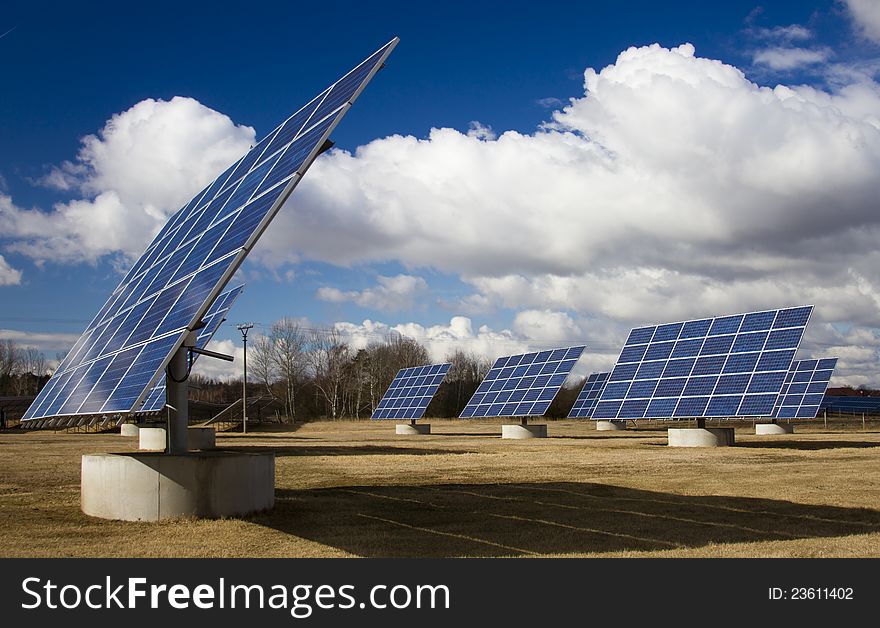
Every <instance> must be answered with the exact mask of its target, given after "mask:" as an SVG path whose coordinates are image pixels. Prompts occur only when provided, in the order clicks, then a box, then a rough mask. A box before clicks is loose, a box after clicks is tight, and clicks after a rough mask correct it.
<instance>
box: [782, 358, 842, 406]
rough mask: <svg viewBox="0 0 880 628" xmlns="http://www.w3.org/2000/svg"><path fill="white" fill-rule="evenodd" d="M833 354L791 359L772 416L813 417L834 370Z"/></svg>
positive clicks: (835, 363) (820, 403) (834, 360)
mask: <svg viewBox="0 0 880 628" xmlns="http://www.w3.org/2000/svg"><path fill="white" fill-rule="evenodd" d="M835 366H837V358H823V359H821V360H795V361H794V362H792V364H791V369H789V371H788V374H787V375H786V376H785V383H784V384H783V385H782V389H781V390H780V391H779V398H778V399H777V401H776V408H775V410H774V411H773V418H774V419H795V418H797V419H815V418H816V415H817V414H819V407H820V406H821V405H822V401H823V400H824V398H825V390H826V389H827V388H828V383H829V382H830V381H831V376H832V375H833V374H834V367H835Z"/></svg>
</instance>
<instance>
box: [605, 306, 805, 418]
mask: <svg viewBox="0 0 880 628" xmlns="http://www.w3.org/2000/svg"><path fill="white" fill-rule="evenodd" d="M812 310H813V307H812V306H804V307H797V308H790V309H783V310H768V311H764V312H752V313H749V314H737V315H734V316H721V317H718V318H706V319H701V320H692V321H684V322H678V323H669V324H665V325H655V326H650V327H639V328H636V329H633V330H632V331H631V332H630V335H629V338H628V339H627V341H626V345H625V346H624V348H623V350H622V351H621V353H620V356H619V357H618V359H617V365H616V366H615V367H614V370H613V371H612V372H611V376H610V377H609V378H608V383H607V384H606V385H605V389H604V390H603V391H602V394H601V396H600V398H599V403H598V404H597V405H596V409H595V411H594V412H593V418H594V419H638V418H691V417H718V418H722V417H734V416H770V415H771V414H772V413H773V408H774V407H775V405H776V399H777V397H778V395H779V391H780V390H781V389H782V385H783V383H784V382H785V377H786V374H787V373H788V370H789V368H790V367H791V363H792V361H793V359H794V356H795V353H796V352H797V349H798V346H799V345H800V341H801V338H802V337H803V333H804V328H805V327H806V325H807V322H808V321H809V319H810V314H811V312H812Z"/></svg>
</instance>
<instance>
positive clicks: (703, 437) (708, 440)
mask: <svg viewBox="0 0 880 628" xmlns="http://www.w3.org/2000/svg"><path fill="white" fill-rule="evenodd" d="M733 433H734V432H733V428H732V427H702V428H701V427H696V428H683V429H682V428H670V429H669V431H668V433H667V435H668V438H669V446H670V447H729V446H730V445H733V438H734V436H733Z"/></svg>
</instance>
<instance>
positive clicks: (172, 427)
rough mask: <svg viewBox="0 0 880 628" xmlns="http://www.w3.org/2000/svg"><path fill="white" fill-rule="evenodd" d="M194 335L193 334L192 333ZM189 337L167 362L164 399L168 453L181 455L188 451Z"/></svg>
mask: <svg viewBox="0 0 880 628" xmlns="http://www.w3.org/2000/svg"><path fill="white" fill-rule="evenodd" d="M193 335H194V334H193ZM189 340H190V338H187V340H186V341H184V343H183V345H182V346H181V347H180V348H179V349H178V350H177V352H176V353H175V354H174V357H172V358H171V361H170V362H169V363H168V369H167V371H168V372H167V377H166V378H165V381H166V388H165V399H166V401H167V404H168V406H169V410H170V412H169V413H168V446H167V448H166V452H167V453H168V454H169V455H178V456H179V455H182V454H185V453H186V452H187V451H189V432H188V429H189V390H188V387H187V383H186V380H187V379H188V373H187V371H188V370H189V364H188V363H187V362H188V358H189V347H188V346H187V344H189Z"/></svg>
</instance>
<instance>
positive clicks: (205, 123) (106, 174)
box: [0, 97, 255, 262]
mask: <svg viewBox="0 0 880 628" xmlns="http://www.w3.org/2000/svg"><path fill="white" fill-rule="evenodd" d="M254 137H255V132H254V130H253V129H252V128H251V127H247V126H238V125H235V124H234V123H233V122H232V120H230V119H229V117H228V116H225V115H223V114H221V113H218V112H216V111H214V110H212V109H209V108H208V107H205V106H204V105H202V104H201V103H199V102H198V101H196V100H193V99H192V98H182V97H175V98H173V99H171V100H170V101H164V100H154V99H147V100H143V101H141V102H139V103H137V104H136V105H134V106H133V107H131V108H130V109H128V110H126V111H123V112H122V113H119V114H116V115H114V116H113V117H112V118H111V119H110V120H108V121H107V123H106V124H105V125H104V127H103V128H102V129H101V130H100V131H99V132H98V133H97V134H96V135H88V136H86V137H84V138H83V139H82V145H81V147H80V150H79V152H78V153H77V156H76V159H75V160H74V161H72V162H65V163H64V164H62V165H61V166H60V167H57V168H54V169H52V170H51V171H50V172H49V173H48V174H47V175H46V177H44V178H43V179H42V183H43V184H45V185H47V186H50V187H55V188H59V189H63V190H67V191H70V190H73V191H76V192H78V193H79V194H81V195H82V198H78V199H74V200H72V201H69V202H65V203H58V204H56V205H55V206H54V207H53V208H52V210H51V211H43V210H41V209H37V208H33V209H26V208H22V207H18V206H17V205H15V204H14V203H13V201H12V199H11V198H10V197H9V196H8V195H0V237H2V238H6V239H9V240H12V241H11V242H10V243H9V244H7V248H8V249H9V250H13V251H16V252H19V253H21V254H23V255H27V256H29V257H31V258H34V259H35V260H38V261H44V260H55V261H59V262H71V261H72V262H79V261H87V262H94V261H95V260H97V259H98V258H100V257H102V256H107V255H119V256H121V257H122V258H123V259H124V260H128V261H131V260H132V259H135V258H136V257H137V256H138V255H140V253H141V252H143V250H144V248H145V247H146V245H147V244H148V243H149V241H150V240H151V239H152V237H153V236H154V235H155V233H156V232H157V231H158V230H159V229H160V228H161V226H162V224H164V222H165V221H166V219H167V218H168V216H170V215H171V214H172V213H173V212H174V211H176V210H177V209H179V208H180V207H181V206H182V205H183V204H184V203H186V202H187V201H188V200H189V199H190V198H191V197H192V196H193V195H194V194H195V193H196V192H198V191H199V190H200V189H201V188H202V187H204V186H205V185H207V184H208V183H209V182H210V181H211V180H212V179H213V178H214V177H216V176H217V174H218V172H221V171H222V170H223V169H224V168H226V167H227V166H228V165H229V164H231V163H232V162H233V161H235V160H236V159H237V158H239V157H240V156H241V155H242V154H244V153H245V152H246V151H247V150H248V148H249V147H250V146H251V145H252V144H253V143H254Z"/></svg>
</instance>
